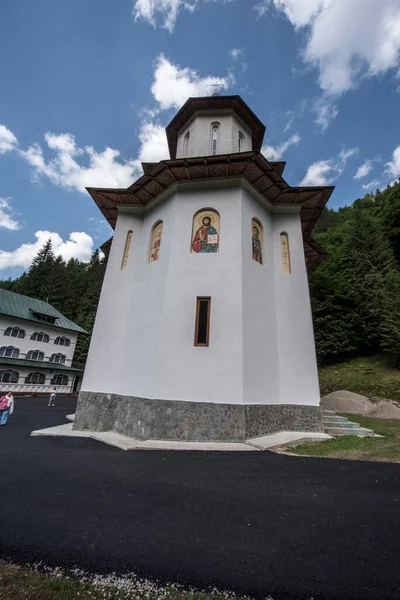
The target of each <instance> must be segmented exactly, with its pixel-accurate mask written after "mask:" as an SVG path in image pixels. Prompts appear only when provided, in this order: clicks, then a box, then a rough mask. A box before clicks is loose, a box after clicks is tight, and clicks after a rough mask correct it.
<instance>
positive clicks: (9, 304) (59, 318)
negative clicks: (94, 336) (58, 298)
mask: <svg viewBox="0 0 400 600" xmlns="http://www.w3.org/2000/svg"><path fill="white" fill-rule="evenodd" d="M34 313H40V314H42V315H46V316H49V317H54V318H55V319H56V321H55V322H54V323H44V322H43V321H41V320H40V319H39V318H37V317H36V315H35V314H34ZM0 314H1V315H7V316H9V317H17V318H18V319H25V320H27V321H34V322H36V323H40V324H41V325H49V326H50V327H58V328H59V329H68V330H69V331H77V332H78V333H87V331H85V330H84V329H82V327H79V325H77V324H76V323H74V322H73V321H70V320H69V319H67V317H64V315H62V314H61V313H60V311H58V310H57V309H55V308H54V306H51V304H49V303H48V302H44V300H38V299H37V298H30V297H29V296H23V295H22V294H16V293H15V292H10V291H9V290H3V289H2V288H0Z"/></svg>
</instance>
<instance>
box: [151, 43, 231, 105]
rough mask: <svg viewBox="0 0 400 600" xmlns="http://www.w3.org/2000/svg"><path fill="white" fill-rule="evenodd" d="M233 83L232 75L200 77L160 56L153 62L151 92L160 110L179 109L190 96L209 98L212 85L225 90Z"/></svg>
mask: <svg viewBox="0 0 400 600" xmlns="http://www.w3.org/2000/svg"><path fill="white" fill-rule="evenodd" d="M234 83H235V81H234V77H233V75H232V74H230V75H228V76H227V77H214V76H210V75H209V76H206V77H200V76H199V74H198V73H197V71H195V70H193V69H190V68H189V67H185V68H182V67H180V66H179V65H174V64H173V63H172V62H171V61H169V60H168V58H166V57H165V56H164V54H160V56H158V57H157V59H156V61H155V70H154V83H153V85H152V86H151V91H152V93H153V96H154V98H155V99H156V101H157V103H158V105H159V108H160V109H161V110H167V109H169V108H180V107H181V106H182V104H184V103H185V102H186V100H187V99H188V98H189V97H191V96H210V95H211V93H212V91H213V88H212V87H211V86H212V85H215V84H218V85H220V86H221V89H223V90H227V89H228V88H229V87H230V86H231V85H233V84H234Z"/></svg>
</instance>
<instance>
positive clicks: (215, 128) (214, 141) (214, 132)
mask: <svg viewBox="0 0 400 600" xmlns="http://www.w3.org/2000/svg"><path fill="white" fill-rule="evenodd" d="M218 132H219V123H212V124H211V154H217V152H218Z"/></svg>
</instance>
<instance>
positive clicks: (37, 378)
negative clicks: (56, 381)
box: [25, 373, 46, 385]
mask: <svg viewBox="0 0 400 600" xmlns="http://www.w3.org/2000/svg"><path fill="white" fill-rule="evenodd" d="M45 382H46V376H45V374H44V373H29V375H27V376H26V377H25V383H39V384H40V385H43V384H44V383H45Z"/></svg>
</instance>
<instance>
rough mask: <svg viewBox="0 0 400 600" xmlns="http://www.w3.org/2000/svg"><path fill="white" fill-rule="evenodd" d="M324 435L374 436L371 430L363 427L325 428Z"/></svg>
mask: <svg viewBox="0 0 400 600" xmlns="http://www.w3.org/2000/svg"><path fill="white" fill-rule="evenodd" d="M324 431H325V433H327V434H328V435H335V436H343V435H357V436H360V437H370V436H373V435H374V432H373V431H372V430H371V429H366V428H365V427H349V428H346V427H325V428H324Z"/></svg>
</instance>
